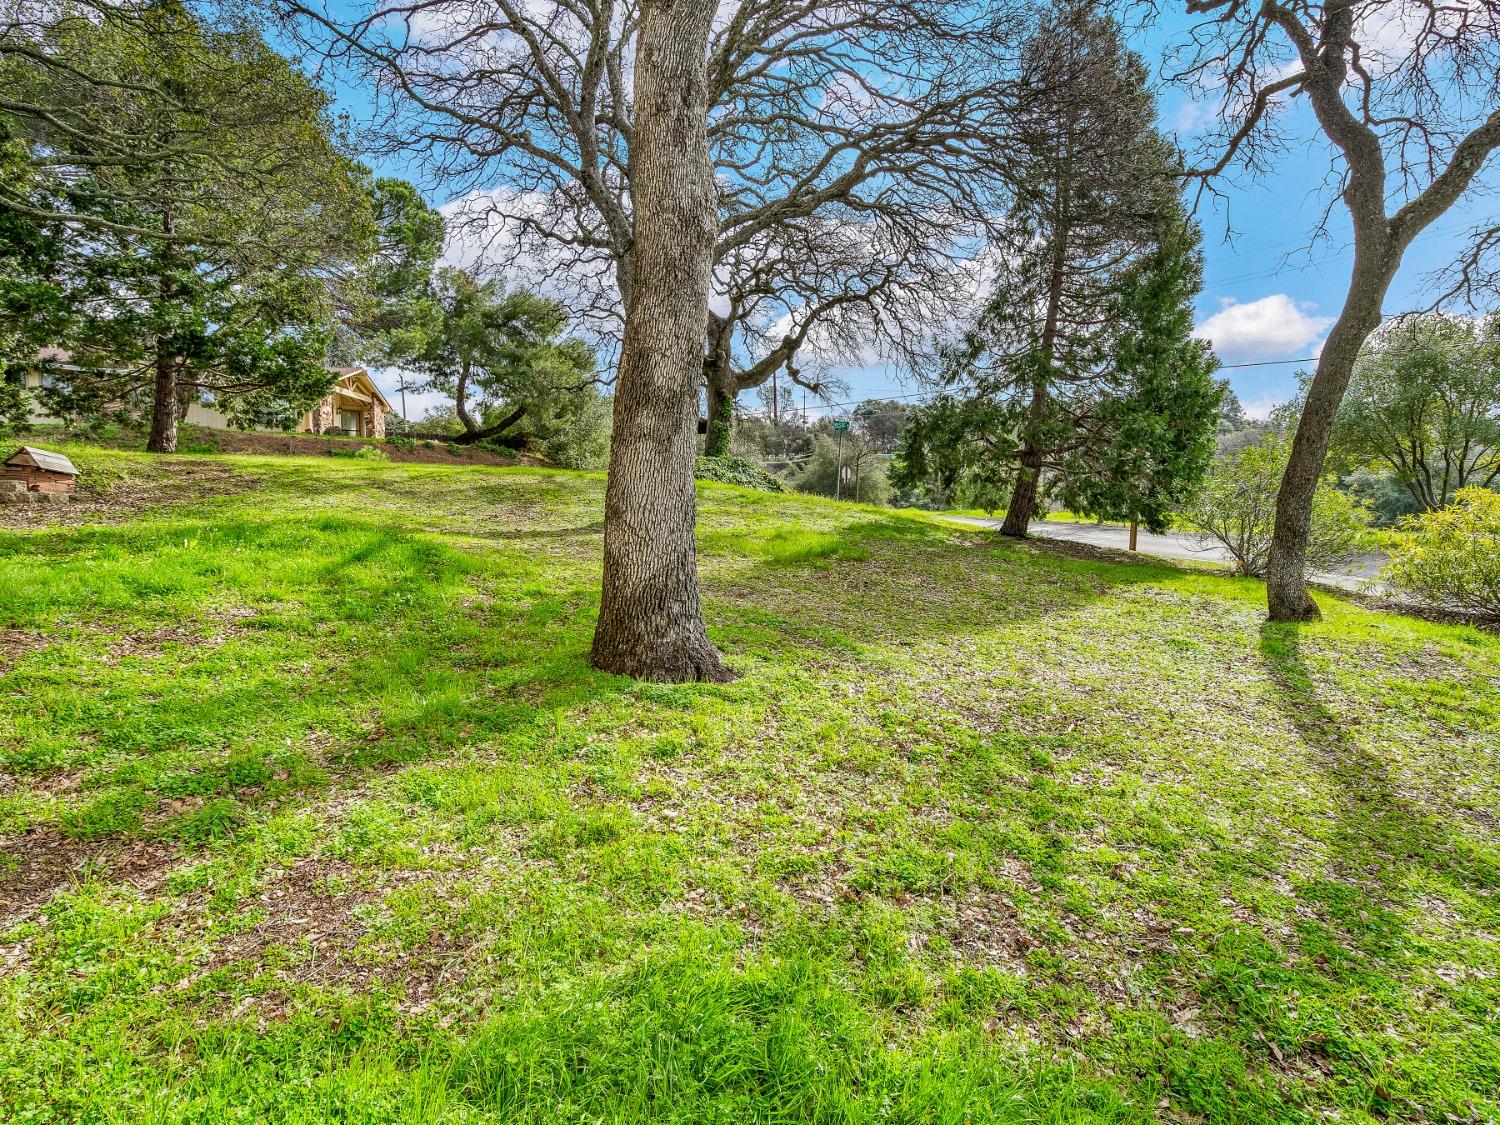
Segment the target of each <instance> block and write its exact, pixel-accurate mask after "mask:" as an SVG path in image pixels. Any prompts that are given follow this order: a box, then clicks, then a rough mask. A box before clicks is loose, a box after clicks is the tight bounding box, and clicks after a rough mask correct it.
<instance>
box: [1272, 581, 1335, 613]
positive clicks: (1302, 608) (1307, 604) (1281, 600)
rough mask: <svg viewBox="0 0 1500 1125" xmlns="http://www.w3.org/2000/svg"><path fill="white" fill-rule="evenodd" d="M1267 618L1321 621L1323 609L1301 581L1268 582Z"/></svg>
mask: <svg viewBox="0 0 1500 1125" xmlns="http://www.w3.org/2000/svg"><path fill="white" fill-rule="evenodd" d="M1266 607H1267V613H1266V617H1267V619H1269V620H1271V621H1285V622H1294V621H1321V620H1322V619H1323V611H1322V610H1320V609H1319V608H1318V603H1317V602H1315V601H1313V600H1312V595H1311V594H1309V593H1308V592H1307V587H1305V586H1304V585H1303V584H1302V583H1301V582H1300V581H1298V582H1295V583H1275V582H1271V581H1269V580H1268V581H1267V582H1266Z"/></svg>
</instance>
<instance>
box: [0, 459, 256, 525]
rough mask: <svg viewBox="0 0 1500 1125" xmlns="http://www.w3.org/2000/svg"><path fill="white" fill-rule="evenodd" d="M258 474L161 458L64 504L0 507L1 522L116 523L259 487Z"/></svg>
mask: <svg viewBox="0 0 1500 1125" xmlns="http://www.w3.org/2000/svg"><path fill="white" fill-rule="evenodd" d="M259 484H260V477H258V476H255V475H252V474H249V473H242V472H236V471H235V470H234V469H231V468H229V467H227V466H224V465H216V464H212V463H210V462H205V461H194V460H189V459H186V458H182V459H178V458H165V459H163V461H162V462H161V465H160V466H159V468H157V470H156V471H154V472H152V473H150V474H149V475H144V476H139V477H131V478H130V479H128V480H123V481H112V482H110V484H109V485H108V487H107V489H106V490H105V491H102V492H90V491H86V490H81V491H79V492H78V493H76V494H75V495H74V498H73V499H72V500H71V501H70V502H69V503H66V504H35V505H32V504H27V505H17V506H15V507H10V506H6V507H0V528H13V529H17V530H19V529H22V528H29V527H73V526H76V525H78V524H81V523H101V522H104V523H115V522H119V521H121V520H125V519H128V518H130V517H131V516H133V515H135V514H136V513H138V512H143V511H146V510H147V509H151V508H161V507H163V506H165V505H168V504H181V503H184V502H186V501H192V500H198V499H202V498H205V497H209V496H228V495H232V494H233V493H236V492H249V491H251V490H252V489H254V488H256V487H258V486H259Z"/></svg>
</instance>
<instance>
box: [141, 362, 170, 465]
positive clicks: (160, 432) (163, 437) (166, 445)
mask: <svg viewBox="0 0 1500 1125" xmlns="http://www.w3.org/2000/svg"><path fill="white" fill-rule="evenodd" d="M152 396H153V397H152V400H151V436H150V437H149V438H148V439H147V440H146V449H147V451H149V452H151V453H176V452H177V357H176V356H174V355H171V354H169V353H168V352H167V350H166V346H165V342H158V345H157V351H156V378H155V380H154V382H153V385H152Z"/></svg>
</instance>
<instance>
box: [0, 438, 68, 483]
mask: <svg viewBox="0 0 1500 1125" xmlns="http://www.w3.org/2000/svg"><path fill="white" fill-rule="evenodd" d="M5 463H6V464H7V465H22V466H30V467H31V468H35V469H45V470H47V472H49V473H66V474H67V475H68V476H70V477H76V476H77V475H78V470H77V469H75V468H74V467H73V462H71V461H69V460H68V459H67V458H66V457H64V456H63V455H62V454H61V453H53V452H52V451H51V450H48V449H36V448H34V447H33V446H30V445H23V446H21V448H20V449H18V450H16V451H15V452H14V453H12V454H11V455H10V456H9V457H7V458H6V459H5Z"/></svg>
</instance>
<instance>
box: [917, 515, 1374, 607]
mask: <svg viewBox="0 0 1500 1125" xmlns="http://www.w3.org/2000/svg"><path fill="white" fill-rule="evenodd" d="M943 518H944V519H946V520H952V521H953V522H954V523H966V524H969V525H970V526H972V527H989V528H996V529H998V528H999V527H1000V522H1001V521H1000V520H998V519H985V518H983V517H977V516H944V517H943ZM1029 530H1030V532H1031V534H1032V535H1035V536H1037V537H1038V538H1045V539H1068V540H1071V541H1072V542H1074V543H1089V544H1091V545H1093V546H1095V547H1110V548H1112V549H1114V550H1116V551H1128V550H1130V528H1128V527H1123V526H1121V525H1120V524H1114V523H1103V524H1100V523H1073V522H1070V521H1064V520H1032V521H1031V527H1030V529H1029ZM1136 545H1137V549H1138V551H1139V553H1140V554H1143V555H1155V556H1157V557H1158V558H1164V559H1195V560H1198V561H1201V562H1217V563H1228V564H1229V565H1231V566H1232V565H1233V564H1234V557H1233V556H1232V555H1230V553H1229V552H1228V551H1226V550H1225V549H1224V548H1223V547H1221V546H1220V545H1219V544H1218V543H1215V542H1214V541H1213V540H1211V539H1209V538H1207V537H1205V536H1202V535H1197V534H1194V533H1192V532H1187V531H1169V532H1167V533H1165V534H1163V535H1157V534H1155V533H1154V532H1150V531H1147V530H1146V529H1145V528H1141V529H1140V532H1139V533H1138V534H1137V535H1136ZM1386 561H1387V558H1386V555H1385V554H1384V553H1383V552H1380V551H1370V552H1366V553H1364V554H1360V555H1356V556H1355V557H1354V558H1353V559H1351V560H1350V561H1349V562H1348V563H1347V564H1346V565H1344V566H1341V567H1339V568H1338V569H1337V570H1334V571H1313V572H1312V574H1311V577H1312V578H1314V579H1315V580H1317V581H1318V582H1324V583H1327V584H1328V585H1330V586H1339V587H1342V588H1343V589H1345V590H1369V589H1370V588H1371V586H1372V585H1378V583H1376V582H1375V579H1376V578H1377V577H1378V576H1379V574H1380V571H1381V569H1382V568H1383V567H1384V566H1385V564H1386Z"/></svg>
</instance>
